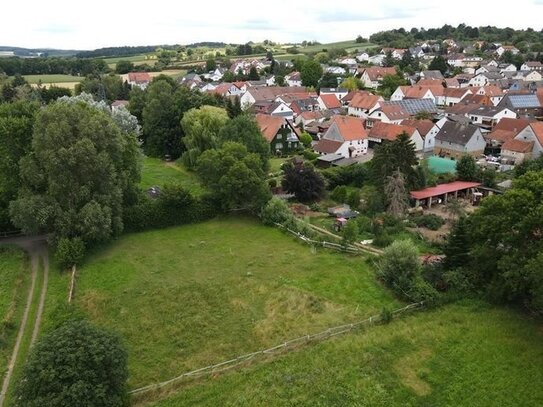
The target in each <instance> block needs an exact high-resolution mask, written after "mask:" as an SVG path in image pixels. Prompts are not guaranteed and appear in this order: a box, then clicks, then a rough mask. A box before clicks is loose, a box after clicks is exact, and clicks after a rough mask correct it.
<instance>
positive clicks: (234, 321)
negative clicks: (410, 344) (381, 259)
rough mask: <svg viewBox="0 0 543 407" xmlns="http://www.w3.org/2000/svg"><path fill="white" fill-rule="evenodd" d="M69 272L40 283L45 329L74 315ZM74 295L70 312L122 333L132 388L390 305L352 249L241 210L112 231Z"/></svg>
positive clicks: (392, 302)
mask: <svg viewBox="0 0 543 407" xmlns="http://www.w3.org/2000/svg"><path fill="white" fill-rule="evenodd" d="M54 274H55V273H54ZM68 281H69V278H66V277H63V280H60V279H57V283H58V285H57V283H56V282H55V281H54V280H53V281H52V282H51V291H50V294H49V296H48V299H47V303H46V310H45V316H44V318H45V320H44V328H45V329H48V327H52V326H54V325H55V324H57V323H58V322H60V321H61V320H63V318H66V317H67V316H68V315H70V314H73V311H72V312H71V313H70V312H66V307H64V306H63V305H62V304H63V302H65V296H66V293H67V291H66V290H67V288H66V287H67V282H68ZM63 285H64V288H62V286H63ZM55 287H57V288H55ZM76 292H77V294H76V299H75V304H76V308H77V309H76V311H75V313H76V314H77V313H82V314H85V315H87V316H88V317H90V319H91V320H92V321H93V322H94V323H96V324H98V325H99V326H102V327H106V328H109V329H111V330H114V331H117V332H119V333H120V334H121V335H122V337H123V338H124V340H125V343H126V345H127V348H128V351H129V370H130V379H129V384H130V387H132V388H134V387H139V386H143V385H147V384H150V383H154V382H157V381H161V380H166V379H168V378H170V377H172V376H175V375H177V374H179V373H180V372H183V371H186V370H190V369H195V368H198V367H202V366H205V365H207V364H210V363H214V362H219V361H222V360H226V359H229V358H231V357H233V356H236V355H238V354H242V353H246V352H250V351H254V350H258V349H260V348H263V347H268V346H273V345H275V344H276V343H278V342H281V341H283V340H286V339H289V338H292V337H296V336H298V335H304V334H307V333H311V332H315V331H319V330H322V329H323V328H327V327H329V326H331V325H337V324H341V323H347V322H352V321H356V320H359V319H363V318H365V317H367V316H369V315H374V314H376V313H379V312H380V311H381V309H382V308H383V307H384V306H394V307H396V306H399V305H400V303H399V302H398V301H396V300H395V299H394V298H393V297H392V295H391V294H390V293H389V292H388V291H387V290H385V289H384V288H383V287H381V286H380V285H379V284H378V283H377V282H376V280H375V277H374V274H373V272H372V270H371V269H370V266H369V265H368V264H367V263H366V261H365V260H364V258H363V257H359V256H357V257H355V256H347V257H346V256H344V255H343V254H340V253H334V252H329V251H324V250H321V249H319V250H317V251H316V252H315V251H314V250H311V248H310V247H308V246H305V245H302V244H301V243H299V242H297V241H294V240H293V239H292V238H291V237H289V236H286V235H284V234H283V233H281V232H280V231H278V230H276V229H274V228H269V227H265V226H262V225H261V224H259V223H258V222H257V221H255V220H252V219H245V218H241V219H240V218H236V219H233V218H226V219H221V220H213V221H208V222H205V223H200V224H197V225H187V226H183V227H177V228H171V229H165V230H159V231H152V232H146V233H139V234H130V235H126V236H124V237H121V238H120V239H119V240H117V241H116V242H114V243H112V244H111V245H108V246H107V247H103V248H102V249H101V250H100V251H98V250H97V251H96V252H95V254H91V255H90V256H89V257H88V258H87V260H86V262H85V264H84V266H83V267H82V268H81V269H80V270H79V277H78V284H77V288H76Z"/></svg>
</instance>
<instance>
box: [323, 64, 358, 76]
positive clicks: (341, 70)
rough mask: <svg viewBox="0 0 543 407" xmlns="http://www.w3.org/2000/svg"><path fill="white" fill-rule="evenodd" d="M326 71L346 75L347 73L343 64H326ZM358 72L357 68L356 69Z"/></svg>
mask: <svg viewBox="0 0 543 407" xmlns="http://www.w3.org/2000/svg"><path fill="white" fill-rule="evenodd" d="M324 72H326V73H331V74H334V75H345V74H346V73H347V70H346V69H345V68H343V67H342V66H335V65H334V66H326V67H324ZM355 72H356V69H355Z"/></svg>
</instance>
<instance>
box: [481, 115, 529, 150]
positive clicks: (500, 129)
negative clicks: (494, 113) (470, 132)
mask: <svg viewBox="0 0 543 407" xmlns="http://www.w3.org/2000/svg"><path fill="white" fill-rule="evenodd" d="M530 122H531V121H530V120H528V119H509V118H503V119H501V120H500V121H499V122H498V123H497V124H496V125H495V126H494V128H493V129H492V131H491V132H489V133H486V134H485V135H484V137H485V139H486V146H487V149H489V150H491V151H492V152H493V153H495V154H500V153H501V146H502V145H503V143H505V142H506V141H508V140H512V139H514V138H515V137H516V136H518V135H519V134H520V133H522V132H524V133H523V137H521V138H525V141H527V140H533V139H534V137H535V135H534V134H533V131H532V128H531V127H530ZM525 131H527V132H528V133H532V134H531V135H528V134H527V133H526V132H525Z"/></svg>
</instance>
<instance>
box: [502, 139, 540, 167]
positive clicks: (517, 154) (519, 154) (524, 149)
mask: <svg viewBox="0 0 543 407" xmlns="http://www.w3.org/2000/svg"><path fill="white" fill-rule="evenodd" d="M533 149H534V142H533V141H522V140H516V139H511V140H507V141H506V142H505V143H503V144H502V149H501V157H502V159H503V160H506V161H508V162H511V163H512V164H514V165H517V164H520V163H522V162H523V161H524V160H526V159H530V158H532V151H533Z"/></svg>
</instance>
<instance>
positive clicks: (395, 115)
mask: <svg viewBox="0 0 543 407" xmlns="http://www.w3.org/2000/svg"><path fill="white" fill-rule="evenodd" d="M379 110H380V111H381V112H382V113H383V114H384V115H385V116H386V117H388V118H389V120H402V119H408V118H409V117H411V115H410V114H409V112H408V111H407V110H405V109H404V108H403V107H401V106H399V105H384V106H381V107H380V108H379Z"/></svg>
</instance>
